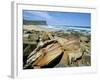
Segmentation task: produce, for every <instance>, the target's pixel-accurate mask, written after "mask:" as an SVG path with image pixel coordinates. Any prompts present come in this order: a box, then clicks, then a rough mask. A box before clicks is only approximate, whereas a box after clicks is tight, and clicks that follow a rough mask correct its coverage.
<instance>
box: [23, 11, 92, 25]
mask: <svg viewBox="0 0 100 80" xmlns="http://www.w3.org/2000/svg"><path fill="white" fill-rule="evenodd" d="M23 19H24V20H31V21H32V20H43V21H46V22H47V24H48V25H68V26H89V27H90V26H91V14H90V13H79V12H78V13H76V12H54V11H33V10H23Z"/></svg>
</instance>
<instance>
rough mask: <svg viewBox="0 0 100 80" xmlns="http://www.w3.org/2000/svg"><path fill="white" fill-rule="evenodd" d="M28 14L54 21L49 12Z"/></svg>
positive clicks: (31, 12) (30, 12)
mask: <svg viewBox="0 0 100 80" xmlns="http://www.w3.org/2000/svg"><path fill="white" fill-rule="evenodd" d="M27 13H29V14H32V15H33V16H38V17H41V18H43V19H52V18H53V17H52V16H50V15H49V14H48V12H43V11H42V12H40V11H27Z"/></svg>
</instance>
